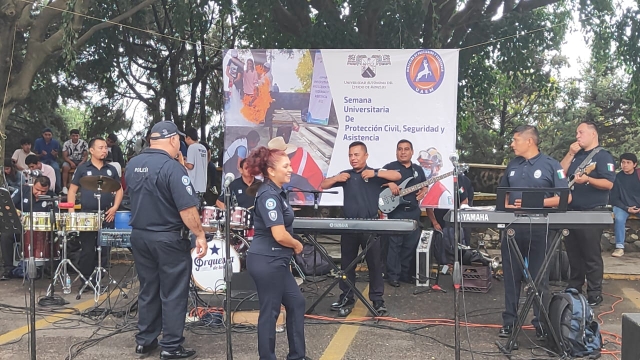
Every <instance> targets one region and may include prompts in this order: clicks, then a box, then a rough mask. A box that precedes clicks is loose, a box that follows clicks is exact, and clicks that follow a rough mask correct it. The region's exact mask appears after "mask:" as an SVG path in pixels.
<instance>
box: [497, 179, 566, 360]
mask: <svg viewBox="0 0 640 360" xmlns="http://www.w3.org/2000/svg"><path fill="white" fill-rule="evenodd" d="M510 192H522V193H523V195H524V194H525V193H528V194H529V195H526V196H523V198H522V207H521V208H518V209H512V208H506V206H505V199H506V198H507V194H508V193H510ZM549 194H559V196H560V204H559V205H558V207H557V208H545V207H544V206H540V200H539V198H540V197H542V200H543V202H544V198H545V197H548V195H549ZM568 198H569V189H568V188H502V187H500V188H498V191H497V204H496V211H499V210H498V209H501V211H506V212H514V213H516V214H518V215H519V216H522V217H528V216H534V215H536V216H539V215H541V214H542V215H544V216H548V214H549V213H557V212H565V211H566V209H567V205H568ZM502 232H503V236H505V235H506V237H507V243H508V246H509V247H510V248H512V249H514V252H515V257H516V259H517V260H518V262H519V263H520V266H521V267H522V271H523V272H524V281H525V282H526V288H527V289H528V291H527V297H526V300H525V302H524V305H523V306H522V308H521V309H520V311H519V313H518V319H517V320H516V323H515V324H514V326H513V331H512V332H511V335H510V336H509V339H508V340H507V344H506V345H502V343H500V341H496V345H497V346H498V349H500V351H502V353H504V354H505V355H507V356H508V357H509V356H510V355H511V351H512V350H514V347H515V346H516V341H517V339H518V335H519V334H520V330H522V326H523V325H524V323H525V321H526V320H527V317H528V315H529V310H531V307H532V306H533V304H534V301H535V303H536V304H537V305H538V313H539V319H538V320H539V321H540V323H541V325H542V326H543V329H545V330H547V331H548V332H549V335H551V340H552V341H553V342H554V344H555V346H556V348H557V349H559V350H560V351H561V352H562V354H561V355H563V356H567V355H568V349H566V348H565V346H564V343H563V342H561V341H560V338H559V334H557V333H556V332H555V330H554V328H553V326H551V320H550V318H549V312H548V311H547V308H546V307H545V306H544V302H543V300H542V294H540V293H539V291H538V288H539V287H540V285H541V284H542V281H543V280H544V276H545V275H544V274H545V273H546V272H547V268H548V267H549V264H550V263H551V259H552V256H550V254H553V253H554V252H555V251H556V249H557V248H558V246H559V245H560V237H561V235H565V236H566V235H568V234H569V232H568V230H567V229H564V230H562V231H558V232H557V233H556V234H555V235H554V237H553V240H552V241H551V245H550V247H549V248H548V249H547V251H546V253H545V257H544V261H543V262H542V266H541V267H540V271H539V272H538V274H537V275H536V278H535V279H533V278H532V277H531V273H530V272H529V268H528V267H527V266H526V264H525V262H524V257H523V255H522V252H520V248H519V247H518V244H517V242H516V239H515V230H514V229H513V228H509V229H507V230H506V234H504V232H505V231H504V230H503V231H502Z"/></svg>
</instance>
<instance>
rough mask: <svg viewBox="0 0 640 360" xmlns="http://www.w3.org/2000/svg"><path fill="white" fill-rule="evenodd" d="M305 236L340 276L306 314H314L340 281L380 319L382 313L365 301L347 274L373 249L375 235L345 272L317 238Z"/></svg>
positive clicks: (370, 236)
mask: <svg viewBox="0 0 640 360" xmlns="http://www.w3.org/2000/svg"><path fill="white" fill-rule="evenodd" d="M304 236H305V237H306V238H307V239H308V240H309V241H310V242H311V243H312V244H313V246H314V247H315V248H316V249H317V250H318V252H319V253H320V256H322V258H324V259H325V260H326V261H327V262H328V263H329V264H330V265H331V267H332V268H333V270H334V271H335V272H336V273H337V274H338V276H337V278H336V279H335V280H334V281H333V283H332V284H331V285H330V286H329V287H328V288H327V290H325V291H324V293H322V295H320V297H319V298H318V299H317V300H316V301H315V302H314V303H313V304H311V306H309V308H308V309H307V311H306V312H305V314H307V315H309V314H312V313H313V310H315V308H316V306H318V304H319V303H320V301H322V299H324V298H325V297H326V296H327V295H328V294H329V293H330V292H331V290H332V289H333V288H334V287H335V286H336V285H337V284H338V283H339V282H340V280H342V281H344V282H345V284H347V286H349V288H350V289H351V291H353V293H354V294H355V296H357V297H358V299H360V301H362V303H363V304H364V306H366V307H367V309H369V311H370V312H371V313H372V314H373V315H374V316H375V317H378V316H380V313H378V312H377V311H376V309H374V308H373V306H372V305H371V304H370V303H369V301H367V299H365V297H364V295H362V292H360V290H358V288H357V287H356V285H355V284H354V283H352V282H351V281H350V280H349V279H348V278H347V272H348V271H350V270H351V269H355V267H356V265H358V263H359V262H360V261H362V259H364V257H365V256H366V254H367V251H368V250H369V248H370V247H371V243H372V242H373V239H374V235H369V239H368V240H367V246H365V248H364V250H362V251H361V252H360V253H359V254H358V256H356V258H355V259H353V261H352V262H351V263H350V264H349V266H347V267H346V268H345V269H344V270H341V269H340V268H339V267H338V266H337V265H336V264H335V263H334V262H333V261H332V260H331V257H330V256H329V254H328V253H327V251H326V250H325V249H324V248H323V247H322V246H320V244H318V241H317V240H316V238H315V237H313V236H311V235H309V234H306V233H305V234H304Z"/></svg>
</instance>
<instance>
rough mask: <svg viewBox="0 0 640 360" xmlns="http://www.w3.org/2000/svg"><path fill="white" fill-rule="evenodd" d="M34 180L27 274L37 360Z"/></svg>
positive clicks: (31, 336)
mask: <svg viewBox="0 0 640 360" xmlns="http://www.w3.org/2000/svg"><path fill="white" fill-rule="evenodd" d="M33 180H34V177H33V176H32V177H31V180H30V181H29V260H28V262H27V271H26V274H27V276H28V277H29V345H30V346H29V353H30V355H31V360H36V288H35V286H36V259H35V258H34V257H33V248H34V246H35V244H34V243H33V200H34V198H33Z"/></svg>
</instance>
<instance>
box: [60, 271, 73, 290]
mask: <svg viewBox="0 0 640 360" xmlns="http://www.w3.org/2000/svg"><path fill="white" fill-rule="evenodd" d="M62 293H63V294H71V276H69V274H67V275H66V276H65V278H64V286H63V287H62Z"/></svg>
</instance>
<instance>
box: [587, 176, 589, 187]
mask: <svg viewBox="0 0 640 360" xmlns="http://www.w3.org/2000/svg"><path fill="white" fill-rule="evenodd" d="M587 185H589V177H588V176H587Z"/></svg>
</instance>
